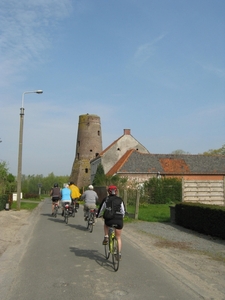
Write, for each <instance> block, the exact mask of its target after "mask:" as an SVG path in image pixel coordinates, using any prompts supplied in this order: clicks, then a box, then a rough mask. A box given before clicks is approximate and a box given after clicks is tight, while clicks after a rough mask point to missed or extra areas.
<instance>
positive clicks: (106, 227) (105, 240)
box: [102, 222, 109, 245]
mask: <svg viewBox="0 0 225 300" xmlns="http://www.w3.org/2000/svg"><path fill="white" fill-rule="evenodd" d="M108 241H109V227H108V226H107V225H106V224H105V222H104V240H103V242H102V244H103V245H107V244H108Z"/></svg>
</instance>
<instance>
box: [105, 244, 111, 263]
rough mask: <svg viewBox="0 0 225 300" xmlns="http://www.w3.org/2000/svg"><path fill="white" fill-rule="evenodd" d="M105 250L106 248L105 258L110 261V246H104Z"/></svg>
mask: <svg viewBox="0 0 225 300" xmlns="http://www.w3.org/2000/svg"><path fill="white" fill-rule="evenodd" d="M104 248H105V258H106V259H109V256H110V251H109V244H108V245H104Z"/></svg>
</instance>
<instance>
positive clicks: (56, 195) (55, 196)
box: [50, 183, 61, 215]
mask: <svg viewBox="0 0 225 300" xmlns="http://www.w3.org/2000/svg"><path fill="white" fill-rule="evenodd" d="M50 197H52V215H53V211H54V206H55V203H57V204H58V206H59V200H60V199H61V192H60V188H59V185H58V183H55V184H54V187H53V188H52V189H51V192H50Z"/></svg>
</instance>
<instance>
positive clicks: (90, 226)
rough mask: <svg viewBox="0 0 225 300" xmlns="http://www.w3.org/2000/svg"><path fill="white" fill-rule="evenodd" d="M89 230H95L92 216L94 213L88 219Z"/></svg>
mask: <svg viewBox="0 0 225 300" xmlns="http://www.w3.org/2000/svg"><path fill="white" fill-rule="evenodd" d="M88 230H89V231H90V232H92V231H93V218H92V215H90V218H89V219H88Z"/></svg>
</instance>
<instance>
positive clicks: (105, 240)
mask: <svg viewBox="0 0 225 300" xmlns="http://www.w3.org/2000/svg"><path fill="white" fill-rule="evenodd" d="M108 241H109V238H108V237H107V236H105V237H104V240H103V242H102V245H107V244H108Z"/></svg>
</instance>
